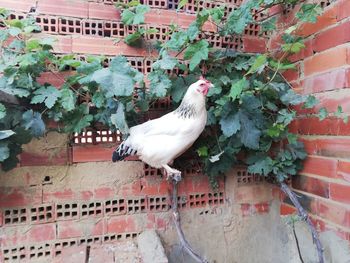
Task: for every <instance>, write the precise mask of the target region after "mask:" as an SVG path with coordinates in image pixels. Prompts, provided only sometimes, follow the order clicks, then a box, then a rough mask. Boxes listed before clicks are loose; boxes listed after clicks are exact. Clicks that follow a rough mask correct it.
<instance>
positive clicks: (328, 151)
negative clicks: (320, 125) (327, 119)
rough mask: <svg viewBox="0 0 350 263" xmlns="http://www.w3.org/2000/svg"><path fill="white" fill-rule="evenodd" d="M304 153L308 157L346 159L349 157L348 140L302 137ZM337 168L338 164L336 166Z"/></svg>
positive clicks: (334, 137) (328, 137)
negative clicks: (308, 155)
mask: <svg viewBox="0 0 350 263" xmlns="http://www.w3.org/2000/svg"><path fill="white" fill-rule="evenodd" d="M301 141H302V142H303V143H304V145H305V149H306V152H307V153H308V154H310V155H321V156H327V157H341V158H347V157H348V156H349V155H350V138H344V137H337V136H324V137H321V138H319V137H314V136H310V137H303V138H301ZM338 167H339V164H338Z"/></svg>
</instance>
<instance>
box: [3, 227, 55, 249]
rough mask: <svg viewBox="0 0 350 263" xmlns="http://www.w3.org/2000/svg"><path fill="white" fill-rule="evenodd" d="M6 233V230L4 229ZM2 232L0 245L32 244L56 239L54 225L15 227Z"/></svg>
mask: <svg viewBox="0 0 350 263" xmlns="http://www.w3.org/2000/svg"><path fill="white" fill-rule="evenodd" d="M5 231H6V229H5ZM7 231H9V232H4V234H3V236H2V239H1V245H2V246H15V245H18V244H30V245H31V244H33V243H39V242H47V241H51V240H54V239H56V225H55V224H54V223H49V224H40V225H30V226H17V227H13V228H11V229H7Z"/></svg>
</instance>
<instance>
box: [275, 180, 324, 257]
mask: <svg viewBox="0 0 350 263" xmlns="http://www.w3.org/2000/svg"><path fill="white" fill-rule="evenodd" d="M280 187H281V189H282V191H283V192H284V193H285V194H286V195H288V197H289V199H290V200H291V201H292V203H293V204H294V206H295V207H296V208H297V210H298V214H299V216H300V217H301V218H302V219H303V220H305V222H306V223H307V225H308V226H309V228H310V230H311V234H312V239H313V241H314V243H315V245H316V249H317V254H318V262H319V263H324V259H323V248H322V244H321V241H320V238H319V236H318V233H317V230H316V228H315V226H314V224H313V223H312V222H311V220H310V217H309V215H308V214H307V213H306V211H305V209H304V208H303V207H302V206H301V204H300V202H299V200H298V197H297V196H296V194H295V193H294V192H293V191H292V190H291V189H290V188H289V187H288V185H287V184H286V183H283V182H282V183H281V184H280Z"/></svg>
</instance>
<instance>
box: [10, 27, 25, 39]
mask: <svg viewBox="0 0 350 263" xmlns="http://www.w3.org/2000/svg"><path fill="white" fill-rule="evenodd" d="M8 32H9V34H10V35H11V36H13V37H15V36H18V35H19V34H21V32H22V30H21V29H19V28H17V27H11V28H10V29H9V30H8Z"/></svg>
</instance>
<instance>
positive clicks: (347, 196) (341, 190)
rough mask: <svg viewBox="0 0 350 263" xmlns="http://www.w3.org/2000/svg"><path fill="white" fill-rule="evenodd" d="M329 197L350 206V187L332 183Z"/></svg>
mask: <svg viewBox="0 0 350 263" xmlns="http://www.w3.org/2000/svg"><path fill="white" fill-rule="evenodd" d="M329 195H330V198H331V199H332V200H335V201H339V202H341V203H345V204H350V185H344V184H336V183H331V184H330V193H329Z"/></svg>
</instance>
